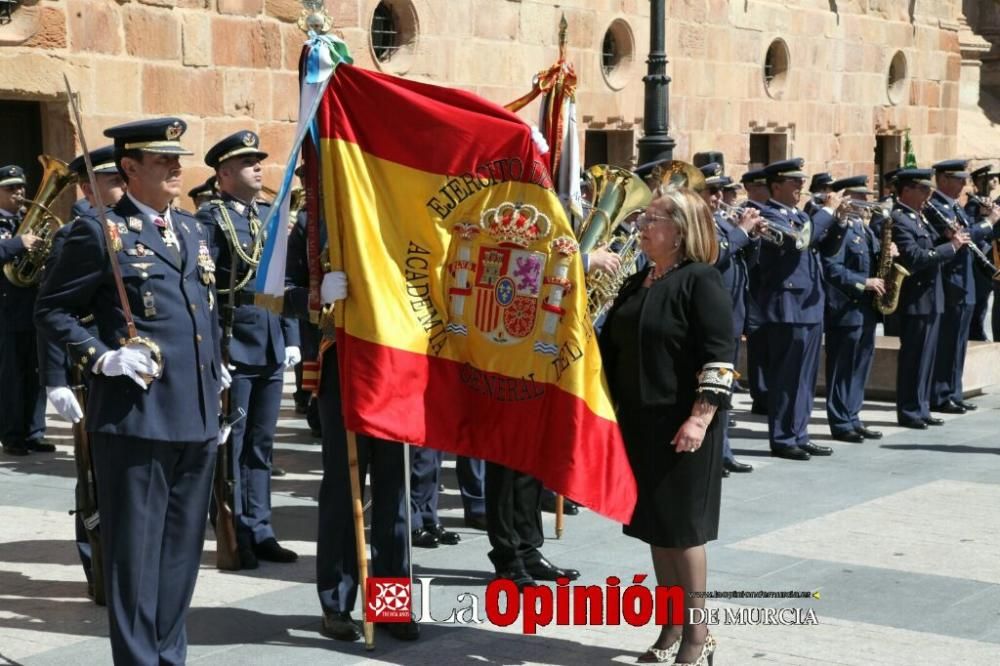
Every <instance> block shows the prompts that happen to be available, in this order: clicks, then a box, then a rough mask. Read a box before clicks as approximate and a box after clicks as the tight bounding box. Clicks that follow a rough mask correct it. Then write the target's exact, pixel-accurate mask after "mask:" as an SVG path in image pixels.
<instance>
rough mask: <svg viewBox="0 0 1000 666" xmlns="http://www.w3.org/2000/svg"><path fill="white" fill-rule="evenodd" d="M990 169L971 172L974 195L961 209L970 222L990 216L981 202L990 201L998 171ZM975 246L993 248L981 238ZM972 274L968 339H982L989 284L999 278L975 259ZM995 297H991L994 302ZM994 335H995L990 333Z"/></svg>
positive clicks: (983, 249)
mask: <svg viewBox="0 0 1000 666" xmlns="http://www.w3.org/2000/svg"><path fill="white" fill-rule="evenodd" d="M991 169H992V167H991V166H990V165H989V164H987V165H986V166H983V167H980V168H978V169H976V170H975V171H973V172H972V184H973V187H974V190H975V192H974V193H975V195H976V196H970V197H969V198H968V201H967V202H966V204H965V213H966V215H968V217H969V219H970V220H972V221H973V223H978V222H982V221H984V220H985V221H989V219H990V217H992V212H993V209H992V208H990V207H989V206H984V205H983V204H990V203H992V202H991V201H990V196H989V195H990V192H991V191H992V189H993V185H994V184H995V183H996V179H997V176H998V175H1000V174H997V173H995V172H991ZM995 235H996V234H995V233H994V236H995ZM979 249H981V250H982V251H983V252H985V253H986V256H990V255H991V254H992V252H993V247H992V243H991V242H989V241H985V240H983V241H980V243H979ZM972 277H973V280H974V281H975V284H976V289H975V292H976V305H975V307H974V308H973V311H972V322H971V324H970V326H969V340H978V341H984V340H986V339H987V337H986V312H987V310H988V309H989V300H990V293H991V292H992V291H993V285H995V284H996V285H1000V282H997V281H996V280H994V279H993V276H992V275H991V274H990V271H989V270H984V268H983V267H982V266H981V265H980V264H979V262H974V266H973V271H972ZM996 300H997V299H994V302H995V301H996ZM994 339H996V338H995V337H994Z"/></svg>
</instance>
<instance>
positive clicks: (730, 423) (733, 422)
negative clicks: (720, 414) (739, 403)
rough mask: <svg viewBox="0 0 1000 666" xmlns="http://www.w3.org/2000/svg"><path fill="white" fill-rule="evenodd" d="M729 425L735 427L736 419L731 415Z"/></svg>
mask: <svg viewBox="0 0 1000 666" xmlns="http://www.w3.org/2000/svg"><path fill="white" fill-rule="evenodd" d="M729 427H730V428H735V427H736V419H734V418H733V417H732V416H730V417H729Z"/></svg>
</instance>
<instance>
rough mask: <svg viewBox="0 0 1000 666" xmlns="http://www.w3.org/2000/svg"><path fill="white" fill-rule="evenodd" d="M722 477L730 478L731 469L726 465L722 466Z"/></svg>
mask: <svg viewBox="0 0 1000 666" xmlns="http://www.w3.org/2000/svg"><path fill="white" fill-rule="evenodd" d="M722 478H723V479H728V478H729V470H728V469H726V468H725V467H723V468H722Z"/></svg>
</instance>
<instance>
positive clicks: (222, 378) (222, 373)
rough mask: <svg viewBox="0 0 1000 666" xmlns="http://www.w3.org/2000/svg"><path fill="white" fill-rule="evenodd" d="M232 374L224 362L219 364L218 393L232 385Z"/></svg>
mask: <svg viewBox="0 0 1000 666" xmlns="http://www.w3.org/2000/svg"><path fill="white" fill-rule="evenodd" d="M232 384H233V376H232V375H231V374H229V368H227V367H226V364H225V363H222V364H220V365H219V393H222V392H223V391H225V390H226V389H227V388H229V387H230V386H232Z"/></svg>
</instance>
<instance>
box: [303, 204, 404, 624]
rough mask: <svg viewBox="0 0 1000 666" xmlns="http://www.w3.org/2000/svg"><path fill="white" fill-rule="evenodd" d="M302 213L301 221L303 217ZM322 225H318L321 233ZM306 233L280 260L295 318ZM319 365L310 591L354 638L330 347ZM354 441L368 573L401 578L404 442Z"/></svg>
mask: <svg viewBox="0 0 1000 666" xmlns="http://www.w3.org/2000/svg"><path fill="white" fill-rule="evenodd" d="M300 217H301V220H300V221H301V223H302V224H303V226H304V225H305V217H304V216H300ZM297 223H298V222H297ZM322 229H323V226H322V225H320V230H321V235H322ZM303 231H304V230H303ZM305 238H306V234H305V233H302V234H300V236H299V240H298V241H297V242H295V243H289V245H288V255H287V264H286V265H287V267H288V269H287V272H286V285H287V287H288V288H287V290H286V292H285V312H286V314H289V315H290V316H294V317H298V318H300V319H308V318H309V270H308V263H309V262H308V254H307V244H306V243H305V242H304V241H305ZM320 364H321V368H322V371H321V373H320V385H319V392H318V398H319V408H320V410H319V414H320V420H321V422H322V430H323V435H322V437H323V480H322V482H321V483H320V488H319V498H318V515H319V521H318V536H317V539H316V591H317V593H318V595H319V601H320V606H321V607H322V609H323V616H324V633H326V634H327V635H331V636H332V637H335V638H339V639H342V640H357V639H358V638H360V636H361V634H360V631H359V630H357V628H356V627H355V628H353V629H352V628H351V627H352V623H351V621H350V618H349V616H350V613H351V611H352V610H353V609H354V605H355V603H356V601H357V596H358V583H359V580H358V558H357V550H356V549H355V541H354V537H355V533H354V514H353V511H352V506H351V484H350V471H349V468H348V466H347V432H346V430H345V428H344V420H343V409H342V407H341V397H340V370H339V366H338V362H337V349H336V347H335V346H333V345H330V346H329V347H328V348H326V349H324V350H323V352H322V354H321V356H320ZM357 445H358V472H359V475H360V483H361V487H362V489H363V488H364V487H365V477H366V476H369V475H370V477H371V503H372V508H371V538H370V544H371V552H372V566H371V569H370V570H369V575H372V576H384V577H391V578H407V577H409V575H410V573H409V569H410V551H409V548H408V547H407V539H406V537H407V532H408V530H409V525H408V524H407V522H406V503H407V502H408V501H409V498H408V497H407V496H406V491H405V484H404V476H403V475H404V474H407V473H408V470H407V469H406V466H405V464H404V460H403V445H402V444H401V443H399V442H390V441H387V440H382V439H377V438H375V437H368V436H367V435H363V434H360V433H359V434H358V435H357Z"/></svg>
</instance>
